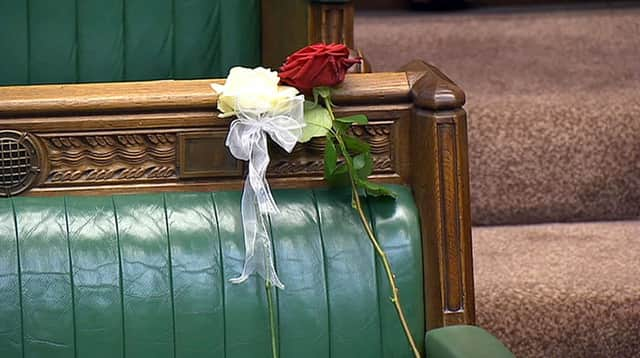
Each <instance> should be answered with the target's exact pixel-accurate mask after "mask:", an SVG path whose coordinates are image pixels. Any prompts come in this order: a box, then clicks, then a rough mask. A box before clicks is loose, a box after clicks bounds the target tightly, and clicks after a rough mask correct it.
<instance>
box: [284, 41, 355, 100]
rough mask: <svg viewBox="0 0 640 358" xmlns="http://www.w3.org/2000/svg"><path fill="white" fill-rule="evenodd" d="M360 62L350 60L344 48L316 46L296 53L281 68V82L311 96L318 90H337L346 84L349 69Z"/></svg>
mask: <svg viewBox="0 0 640 358" xmlns="http://www.w3.org/2000/svg"><path fill="white" fill-rule="evenodd" d="M361 60H362V59H360V58H349V49H348V48H347V46H345V45H341V44H328V45H325V44H322V43H319V44H315V45H310V46H307V47H305V48H303V49H301V50H298V51H296V52H294V53H293V54H292V55H291V56H289V57H287V60H286V61H285V63H284V65H282V67H280V75H279V76H280V81H281V82H282V83H285V84H288V85H291V86H293V87H296V88H297V89H299V90H301V91H303V92H306V93H308V92H309V91H310V89H312V88H314V87H320V86H327V87H333V86H335V85H337V84H340V83H341V82H342V81H344V76H345V74H346V73H347V70H348V69H349V67H351V66H353V65H355V64H356V63H359V62H360V61H361Z"/></svg>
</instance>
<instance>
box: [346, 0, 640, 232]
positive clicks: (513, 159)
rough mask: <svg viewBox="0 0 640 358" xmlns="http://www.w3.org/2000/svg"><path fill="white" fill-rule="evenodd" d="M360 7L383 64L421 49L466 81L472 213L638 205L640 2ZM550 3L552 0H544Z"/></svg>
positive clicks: (609, 215)
mask: <svg viewBox="0 0 640 358" xmlns="http://www.w3.org/2000/svg"><path fill="white" fill-rule="evenodd" d="M636 4H638V6H635V7H630V6H622V5H618V6H616V7H606V5H600V6H589V7H588V9H578V8H575V7H569V8H568V9H567V8H563V9H561V10H553V9H549V8H547V7H542V8H534V10H531V9H529V8H527V9H528V10H517V9H516V10H513V9H511V10H509V9H501V10H495V11H487V10H471V11H462V12H459V13H420V12H395V13H376V12H368V13H359V14H358V15H357V16H356V44H357V46H358V47H360V48H361V49H362V50H363V51H364V53H365V55H366V56H367V57H368V58H369V60H370V61H371V63H372V64H373V66H374V70H376V71H385V70H394V69H397V68H399V67H400V66H402V65H403V64H404V63H406V62H408V61H410V60H411V59H414V58H420V59H425V60H427V61H429V62H432V63H434V64H436V65H437V66H439V67H440V68H441V69H442V70H443V71H444V72H445V73H447V74H448V75H449V76H450V77H451V78H452V79H454V80H455V81H457V82H458V84H459V85H461V86H462V88H463V89H464V90H465V91H466V92H467V95H468V101H467V103H468V104H467V106H466V108H467V111H468V112H469V121H470V122H469V145H470V173H471V199H472V202H471V205H472V219H473V221H474V223H476V224H483V225H493V224H513V223H523V222H528V223H531V222H553V221H588V220H616V219H631V218H637V217H640V204H639V203H640V60H639V59H640V3H636ZM545 9H546V10H545Z"/></svg>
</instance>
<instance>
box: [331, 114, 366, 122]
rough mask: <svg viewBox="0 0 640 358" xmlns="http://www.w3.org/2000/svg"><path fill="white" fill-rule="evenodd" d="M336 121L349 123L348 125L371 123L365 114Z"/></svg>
mask: <svg viewBox="0 0 640 358" xmlns="http://www.w3.org/2000/svg"><path fill="white" fill-rule="evenodd" d="M336 121H338V122H340V123H348V124H354V123H355V124H367V123H369V119H368V118H367V116H365V115H364V114H356V115H353V116H349V117H342V118H336Z"/></svg>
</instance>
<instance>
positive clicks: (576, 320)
mask: <svg viewBox="0 0 640 358" xmlns="http://www.w3.org/2000/svg"><path fill="white" fill-rule="evenodd" d="M473 238H474V250H473V251H474V260H475V262H474V269H475V272H474V275H475V287H476V311H477V315H478V317H477V318H478V324H479V325H480V326H481V327H484V328H485V329H487V330H488V331H490V332H491V333H493V334H495V335H496V336H497V337H498V338H500V339H501V340H502V341H503V342H504V343H505V344H506V345H507V347H509V348H510V349H511V350H512V351H513V352H514V354H515V355H516V356H517V357H520V358H538V357H539V358H555V357H558V358H565V357H589V358H599V357H602V358H604V357H607V358H608V357H616V358H632V357H640V265H639V264H638V263H640V221H627V222H625V221H621V222H599V223H577V224H543V225H530V226H522V225H521V226H494V227H476V228H474V229H473Z"/></svg>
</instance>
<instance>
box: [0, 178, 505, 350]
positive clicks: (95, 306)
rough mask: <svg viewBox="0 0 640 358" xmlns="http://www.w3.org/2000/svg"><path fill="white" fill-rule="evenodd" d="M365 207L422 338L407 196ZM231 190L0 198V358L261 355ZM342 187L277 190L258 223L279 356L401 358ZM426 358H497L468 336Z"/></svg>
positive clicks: (415, 224) (438, 345)
mask: <svg viewBox="0 0 640 358" xmlns="http://www.w3.org/2000/svg"><path fill="white" fill-rule="evenodd" d="M393 190H395V191H396V192H397V193H398V194H399V197H398V199H397V200H396V201H393V200H375V199H374V200H369V201H368V202H367V207H368V211H369V216H370V218H371V219H372V221H373V223H374V228H375V230H376V233H377V234H378V235H379V237H380V239H381V241H382V244H383V246H384V248H385V249H386V250H387V252H388V253H389V259H390V260H391V262H392V264H393V266H394V268H395V272H396V274H397V276H398V284H399V287H400V289H401V292H402V297H403V303H404V308H405V310H406V314H407V317H408V320H409V324H410V326H411V329H412V331H413V332H415V334H416V335H417V337H416V338H417V339H418V342H419V343H420V344H421V345H422V344H423V343H424V341H423V337H422V332H423V329H424V328H423V327H424V325H425V322H424V306H423V290H422V282H423V277H422V255H421V252H422V250H421V239H420V227H419V217H418V213H417V210H416V207H415V204H414V202H413V198H412V195H411V192H410V190H408V189H407V188H406V187H399V186H395V187H393ZM240 195H241V193H240V192H237V191H223V192H213V193H209V192H203V193H167V194H147V195H140V194H138V195H118V196H67V197H37V198H34V197H16V198H12V199H0V302H1V305H0V356H2V357H4V358H13V357H23V356H24V357H94V358H96V357H121V356H122V357H124V356H127V357H268V356H269V354H270V344H271V341H270V334H269V330H268V328H269V323H268V315H267V307H266V296H265V291H264V283H263V282H262V281H260V280H259V279H257V278H255V277H254V278H252V279H251V280H250V281H249V282H247V283H245V284H238V285H236V284H231V283H229V279H230V278H232V277H237V276H238V275H239V274H240V273H241V271H242V264H243V258H244V246H243V245H244V244H243V242H244V241H243V236H242V224H241V222H240ZM349 195H350V194H349V192H348V191H347V190H340V189H316V190H279V191H276V192H275V199H276V201H277V202H278V203H279V205H280V208H281V209H282V214H281V215H277V216H273V217H272V218H271V226H270V230H271V233H272V235H273V238H274V252H275V257H276V266H277V269H278V271H279V275H280V277H281V279H282V280H283V281H284V282H285V283H286V289H285V290H280V291H278V293H277V296H276V297H277V299H276V307H277V321H278V336H279V344H280V345H279V351H280V356H281V357H408V356H410V352H409V350H408V346H407V342H406V339H405V337H404V335H403V333H402V330H401V328H400V326H399V323H398V320H397V317H396V314H395V311H394V309H393V306H392V305H391V304H390V303H389V302H388V295H389V287H388V284H387V283H386V281H385V278H384V271H383V270H382V268H381V265H380V264H379V262H377V260H376V259H375V258H374V252H373V249H372V247H371V245H370V243H369V242H368V241H367V240H366V238H365V236H364V235H365V234H364V232H363V230H362V227H361V225H360V224H359V220H358V218H357V216H356V214H355V211H354V210H353V209H352V208H351V205H350V196H349ZM427 342H429V344H428V345H427V346H426V351H427V356H428V357H508V356H510V355H509V354H508V352H507V351H505V348H504V346H502V345H501V344H500V343H499V342H498V341H497V340H495V338H493V337H491V336H488V335H487V334H486V333H485V332H484V331H481V330H479V329H476V328H473V327H470V326H454V327H449V328H447V329H436V330H433V331H431V332H430V335H428V336H427Z"/></svg>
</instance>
